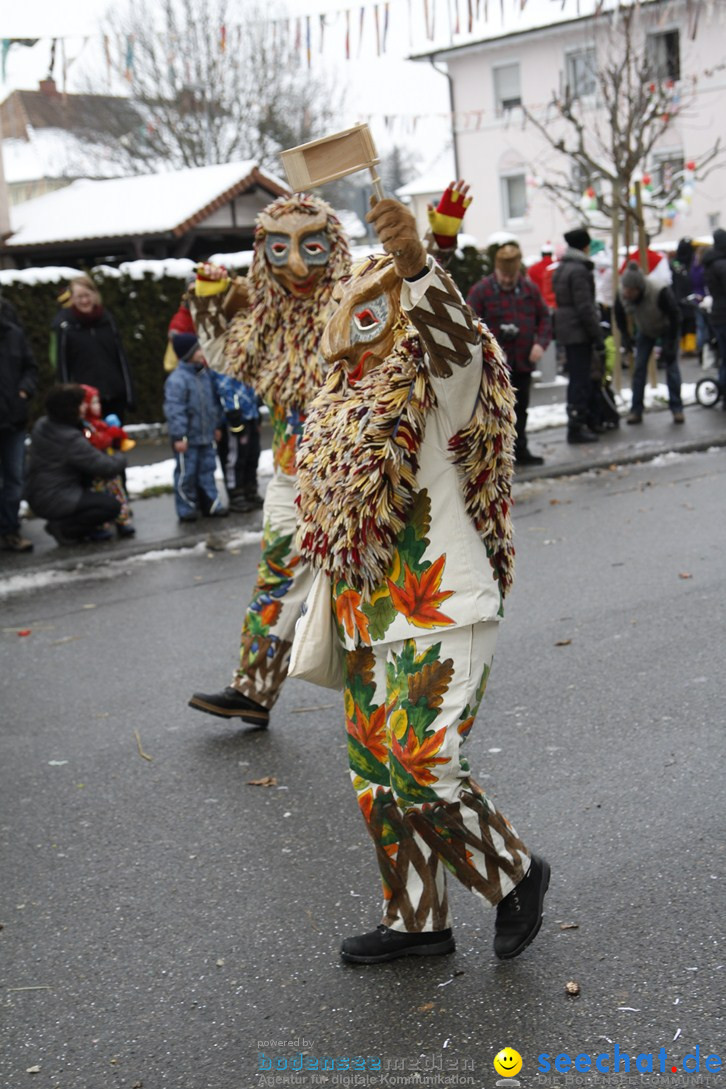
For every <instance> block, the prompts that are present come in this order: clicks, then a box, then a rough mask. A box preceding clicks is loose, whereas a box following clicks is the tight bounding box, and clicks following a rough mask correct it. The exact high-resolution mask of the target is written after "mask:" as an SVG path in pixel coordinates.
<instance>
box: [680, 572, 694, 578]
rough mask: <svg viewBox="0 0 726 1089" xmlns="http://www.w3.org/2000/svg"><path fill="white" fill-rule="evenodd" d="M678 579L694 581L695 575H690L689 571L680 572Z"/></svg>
mask: <svg viewBox="0 0 726 1089" xmlns="http://www.w3.org/2000/svg"><path fill="white" fill-rule="evenodd" d="M678 578H679V579H692V578H693V575H690V574H689V573H688V571H679V572H678Z"/></svg>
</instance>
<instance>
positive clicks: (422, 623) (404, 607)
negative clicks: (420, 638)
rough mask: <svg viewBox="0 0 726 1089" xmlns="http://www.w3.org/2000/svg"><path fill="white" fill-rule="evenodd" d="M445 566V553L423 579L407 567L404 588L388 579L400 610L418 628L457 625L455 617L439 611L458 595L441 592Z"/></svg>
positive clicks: (390, 590)
mask: <svg viewBox="0 0 726 1089" xmlns="http://www.w3.org/2000/svg"><path fill="white" fill-rule="evenodd" d="M445 563H446V555H445V554H444V555H443V556H439V558H438V560H436V562H435V563H432V564H431V566H430V567H428V568H426V570H425V571H422V572H421V575H420V576H419V575H416V574H415V573H414V572H413V571H412V570H411V568H410V567H409V566H408V564H405V566H404V577H403V586H402V587H399V586H396V584H395V582H392V581H391V579H390V578H389V579H386V581H387V583H388V589H389V592H390V594H391V600H392V601H393V604H394V605H395V607H396V610H397V611H398V612H399V613H401V614H402V615H403V616H405V617H406V619H407V620H408V622H409V624H413V626H414V627H416V628H436V627H447V626H448V625H449V624H453V623H454V621H453V620H452V619H451V617H449V616H445V615H444V614H443V613H442V612H439V606H440V605H441V604H443V602H444V601H446V599H447V598H449V597H452V595H453V593H454V591H453V590H440V589H439V587H440V585H441V576H442V575H443V572H444V564H445Z"/></svg>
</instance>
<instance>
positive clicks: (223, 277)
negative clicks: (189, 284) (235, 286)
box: [194, 261, 229, 299]
mask: <svg viewBox="0 0 726 1089" xmlns="http://www.w3.org/2000/svg"><path fill="white" fill-rule="evenodd" d="M196 273H197V279H196V282H195V284H194V294H195V295H196V296H197V297H198V298H200V299H201V298H204V297H205V296H206V295H221V294H222V292H223V291H226V290H227V288H228V287H229V273H228V272H227V269H226V268H224V266H223V265H212V264H210V263H209V262H208V261H206V262H205V263H204V264H202V265H197V268H196Z"/></svg>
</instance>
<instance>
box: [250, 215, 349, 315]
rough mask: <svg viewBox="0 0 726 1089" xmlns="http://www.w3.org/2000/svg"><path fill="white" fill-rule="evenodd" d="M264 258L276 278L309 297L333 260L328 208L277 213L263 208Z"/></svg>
mask: <svg viewBox="0 0 726 1089" xmlns="http://www.w3.org/2000/svg"><path fill="white" fill-rule="evenodd" d="M259 223H260V225H261V227H262V228H263V229H264V231H265V240H264V250H265V259H266V261H267V264H268V266H269V268H270V271H271V273H272V275H273V276H274V277H275V279H276V280H277V281H278V283H280V284H281V285H282V287H284V288H285V290H286V291H287V292H288V293H289V294H290V295H294V296H296V297H297V298H301V299H303V298H307V296H309V295H310V294H312V292H313V291H314V289H315V286H316V284H317V283H318V281H319V280H320V278H321V277H322V275H323V273H324V271H325V266H326V265H327V263H328V261H329V260H330V250H331V241H330V238H329V237H328V234H327V231H326V229H325V227H326V224H327V216H326V214H325V212H320V213H318V214H317V215H312V216H311V215H305V214H304V213H302V212H288V213H287V214H285V215H281V216H277V217H274V218H273V216H270V215H268V214H267V213H266V212H261V213H260V216H259Z"/></svg>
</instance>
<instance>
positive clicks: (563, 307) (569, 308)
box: [552, 227, 605, 442]
mask: <svg viewBox="0 0 726 1089" xmlns="http://www.w3.org/2000/svg"><path fill="white" fill-rule="evenodd" d="M590 241H591V239H590V234H589V232H588V231H587V230H586V229H585V228H584V227H578V228H576V229H575V230H573V231H568V232H567V233H566V235H565V242H566V243H567V249H566V250H565V252H564V254H563V255H562V258H561V260H560V263H559V264H558V266H557V268H556V269H555V272H554V275H553V277H552V284H553V287H554V289H555V299H556V300H557V310H556V313H555V337H556V339H557V343H558V344H562V345H563V346H564V349H565V354H566V356H567V369H568V373H569V376H570V381H569V385H568V387H567V441H568V442H597V438H598V436H597V435H596V434H595V433H594V432H593V431H591V430H590V428H589V427H588V426H587V423H586V421H587V414H588V406H589V401H590V394H591V388H592V380H591V371H592V364H593V353H598V354H600V355H601V356H604V352H605V345H604V339H603V331H602V328H601V326H600V312H599V310H598V308H597V304H596V302H595V279H594V276H593V269H594V267H595V266H594V264H593V262H592V261H591V260H590V259H589V256H588V255H589V252H590Z"/></svg>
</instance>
